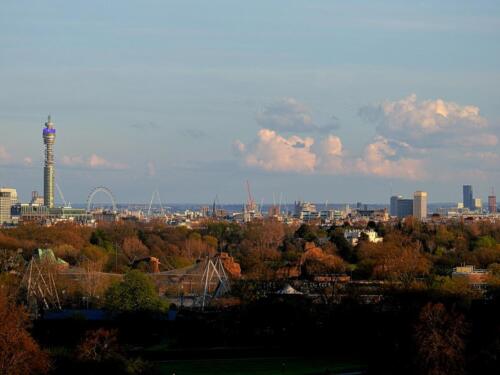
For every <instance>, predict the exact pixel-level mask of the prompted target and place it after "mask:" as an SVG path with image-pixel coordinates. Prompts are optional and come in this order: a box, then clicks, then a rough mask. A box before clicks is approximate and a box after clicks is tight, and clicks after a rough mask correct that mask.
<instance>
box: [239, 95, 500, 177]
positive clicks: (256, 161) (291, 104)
mask: <svg viewBox="0 0 500 375" xmlns="http://www.w3.org/2000/svg"><path fill="white" fill-rule="evenodd" d="M359 115H360V116H361V117H362V118H363V119H365V120H366V121H368V122H370V123H372V124H374V125H375V126H376V134H375V136H374V137H373V139H372V140H368V141H367V143H366V144H365V146H364V147H363V149H362V150H361V151H360V152H357V153H356V152H352V150H351V151H346V150H344V147H343V144H342V141H341V139H340V138H339V137H338V136H337V135H335V134H332V133H330V134H327V135H320V136H318V137H316V138H314V137H303V136H299V135H297V134H295V135H289V136H283V135H280V134H279V132H280V131H281V132H293V131H295V132H297V133H299V132H306V131H313V129H315V125H314V123H313V121H312V116H311V114H310V112H309V111H308V110H307V108H306V107H305V106H304V105H302V104H301V103H299V102H298V101H296V100H295V99H292V98H287V99H283V100H282V101H280V102H278V103H274V104H272V105H270V106H268V107H267V108H266V109H265V110H264V111H263V112H261V113H260V114H259V116H258V117H257V123H258V124H259V125H261V126H263V128H262V129H260V130H259V131H258V133H257V138H256V139H255V140H254V141H252V142H249V143H247V144H245V143H243V142H241V141H236V142H235V150H236V152H237V155H238V156H239V157H240V160H241V161H242V163H243V165H245V166H247V167H252V168H259V169H262V170H265V171H268V172H291V173H308V174H311V173H318V174H334V175H365V176H375V177H381V178H398V179H406V180H420V179H425V178H435V177H438V178H443V176H444V175H445V174H444V173H443V170H446V171H447V174H446V175H447V176H453V175H455V176H457V177H458V176H466V175H475V176H477V175H478V170H480V169H481V168H486V167H489V168H491V166H492V165H493V164H494V163H495V162H497V161H498V160H500V155H499V153H498V150H497V149H496V148H497V146H498V137H497V135H496V134H495V133H494V132H493V130H492V127H491V126H490V124H489V123H488V121H487V120H486V119H485V118H484V117H482V116H481V114H480V110H479V108H478V107H476V106H473V105H459V104H457V103H454V102H451V101H445V100H443V99H435V100H422V101H419V100H418V99H417V96H416V95H415V94H412V95H410V96H408V97H405V98H402V99H400V100H397V101H385V102H383V103H382V104H379V105H374V106H365V107H362V108H361V109H360V110H359ZM316 129H317V128H316ZM467 168H468V169H469V170H465V169H467Z"/></svg>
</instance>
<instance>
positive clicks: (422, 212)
mask: <svg viewBox="0 0 500 375" xmlns="http://www.w3.org/2000/svg"><path fill="white" fill-rule="evenodd" d="M413 216H414V217H415V218H417V219H419V220H422V219H425V218H426V217H427V192H425V191H416V192H415V194H413Z"/></svg>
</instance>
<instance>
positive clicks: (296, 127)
mask: <svg viewBox="0 0 500 375" xmlns="http://www.w3.org/2000/svg"><path fill="white" fill-rule="evenodd" d="M256 121H257V124H259V125H260V126H261V127H262V128H264V129H271V130H276V131H282V132H298V133H307V132H322V133H325V132H329V131H332V130H334V129H337V128H338V127H339V120H338V119H337V118H336V117H335V116H332V117H331V118H330V121H329V122H328V123H327V124H324V125H318V124H316V123H315V122H314V121H313V116H312V114H311V111H310V110H309V108H307V106H306V105H305V104H303V103H301V102H299V101H298V100H297V99H295V98H290V97H288V98H281V99H279V100H277V101H275V102H274V103H271V104H269V105H267V106H266V107H265V108H264V109H263V110H262V111H260V112H258V113H257V115H256Z"/></svg>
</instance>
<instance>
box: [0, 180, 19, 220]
mask: <svg viewBox="0 0 500 375" xmlns="http://www.w3.org/2000/svg"><path fill="white" fill-rule="evenodd" d="M16 203H17V191H16V189H11V188H0V225H3V224H12V214H11V209H12V206H13V205H15V204H16Z"/></svg>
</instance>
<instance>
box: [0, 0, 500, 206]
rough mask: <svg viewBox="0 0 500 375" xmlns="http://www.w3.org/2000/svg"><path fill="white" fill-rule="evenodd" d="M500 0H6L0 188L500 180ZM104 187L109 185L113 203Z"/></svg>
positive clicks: (208, 192) (351, 192) (431, 187)
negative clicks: (46, 176) (49, 179)
mask: <svg viewBox="0 0 500 375" xmlns="http://www.w3.org/2000/svg"><path fill="white" fill-rule="evenodd" d="M499 40H500V2H498V1H486V0H477V1H459V0H454V1H449V0H443V1H411V2H410V1H399V0H398V1H385V0H380V1H373V0H367V1H356V0H353V1H333V0H325V1H314V0H301V1H298V0H286V1H285V0H283V1H278V0H262V1H260V0H253V1H234V0H231V1H230V0H227V1H222V0H211V1H203V0H200V1H191V0H180V1H168V0H157V1H153V0H141V1H130V0H108V1H105V2H104V1H97V0H86V1H64V0H60V1H59V0H54V1H41V0H39V1H36V0H2V6H1V9H0V88H1V90H0V185H3V186H11V187H15V188H17V189H18V191H19V193H20V195H21V198H22V199H23V200H27V199H28V198H29V196H30V193H31V191H32V190H39V191H41V190H42V185H43V179H42V177H43V176H42V174H43V143H42V128H43V125H44V122H45V121H46V118H47V115H48V114H49V113H50V114H51V115H52V119H53V121H54V123H55V126H56V128H57V140H56V145H55V152H56V168H57V170H56V181H57V183H58V185H59V186H60V187H61V189H62V190H63V192H64V195H65V197H66V200H68V201H71V202H75V203H80V202H81V203H83V202H85V200H86V198H87V195H88V194H89V193H90V191H91V190H92V189H93V188H94V187H96V186H106V187H108V188H110V189H111V190H112V191H113V192H114V194H115V196H116V198H117V200H118V201H120V202H124V203H127V202H130V203H132V202H134V203H146V202H149V200H150V197H151V194H152V192H153V191H154V190H156V189H158V190H159V191H160V194H161V197H162V200H163V201H166V202H172V203H181V202H193V203H202V202H211V201H213V199H214V197H215V196H216V195H217V196H218V199H219V201H221V202H226V203H238V202H243V201H245V200H246V187H245V181H247V180H248V181H250V184H251V188H252V192H253V195H254V196H255V199H256V200H257V201H259V202H260V201H262V200H263V201H264V203H272V200H273V194H274V195H275V196H276V197H277V196H280V195H282V196H283V199H284V200H285V201H288V202H292V201H294V200H297V199H302V200H309V201H315V202H324V201H326V200H328V201H329V202H336V203H341V202H356V201H362V202H368V203H384V202H387V201H388V200H389V196H390V195H393V194H401V195H404V196H410V195H412V194H413V192H414V191H416V190H425V191H428V193H429V200H430V201H432V202H453V201H457V202H458V201H461V200H462V197H461V191H462V189H461V186H462V184H472V185H473V186H474V193H475V195H476V196H478V197H481V198H483V200H484V199H485V198H486V196H487V195H488V194H489V193H490V191H491V188H492V187H496V188H497V190H500V170H499V168H498V166H499V165H500V164H499V162H500V147H499V144H498V142H499V138H500V106H499V105H498V103H499V100H500V43H498V41H499ZM103 200H104V198H103Z"/></svg>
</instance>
